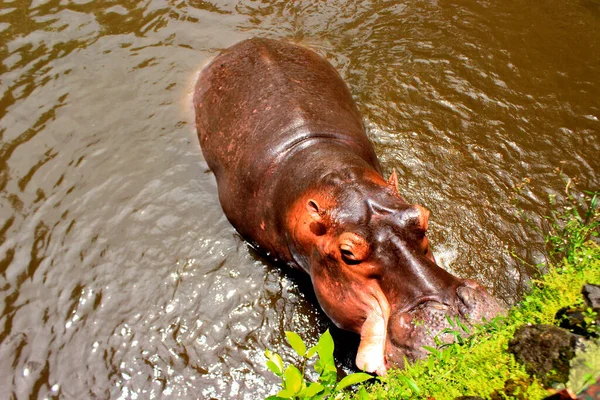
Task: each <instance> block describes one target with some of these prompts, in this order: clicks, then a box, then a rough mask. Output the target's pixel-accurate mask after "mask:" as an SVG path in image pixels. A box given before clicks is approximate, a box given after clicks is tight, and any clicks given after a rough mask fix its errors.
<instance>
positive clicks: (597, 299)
mask: <svg viewBox="0 0 600 400" xmlns="http://www.w3.org/2000/svg"><path fill="white" fill-rule="evenodd" d="M581 294H582V295H583V298H584V299H585V303H586V304H587V306H588V307H590V308H593V309H594V311H596V310H600V286H599V285H594V284H592V283H586V284H585V285H583V289H581Z"/></svg>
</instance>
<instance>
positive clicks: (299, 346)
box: [285, 331, 306, 357]
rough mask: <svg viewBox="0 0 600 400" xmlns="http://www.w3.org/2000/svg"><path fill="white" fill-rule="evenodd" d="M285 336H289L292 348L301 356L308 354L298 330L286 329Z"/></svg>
mask: <svg viewBox="0 0 600 400" xmlns="http://www.w3.org/2000/svg"><path fill="white" fill-rule="evenodd" d="M285 337H286V338H287V340H288V342H290V345H291V346H292V349H294V351H295V352H296V353H298V355H299V356H300V357H304V356H305V355H306V345H305V344H304V342H303V341H302V338H301V337H300V335H298V334H297V333H296V332H290V331H285Z"/></svg>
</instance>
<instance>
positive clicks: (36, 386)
mask: <svg viewBox="0 0 600 400" xmlns="http://www.w3.org/2000/svg"><path fill="white" fill-rule="evenodd" d="M599 16H600V14H599V13H598V7H596V6H595V5H594V2H590V1H577V0H569V1H558V0H556V1H551V2H544V3H540V4H538V3H532V4H522V3H521V2H518V1H505V2H502V3H493V2H492V3H490V2H486V1H478V2H471V1H468V2H467V1H459V2H453V3H452V4H447V3H446V2H443V1H428V2H417V1H405V2H381V1H335V2H320V1H298V2H283V1H241V2H237V1H219V2H208V1H195V0H194V1H159V0H153V1H145V2H136V1H128V2H123V1H105V2H93V1H65V0H48V1H44V0H41V1H38V0H36V1H23V0H15V1H12V2H4V3H3V4H2V5H1V6H0V61H1V62H0V82H1V90H2V94H1V96H0V135H1V138H2V139H1V146H0V188H1V190H2V195H1V196H0V218H1V221H0V290H1V299H2V301H1V302H0V327H1V328H0V371H1V372H0V385H1V386H2V387H3V388H5V389H4V391H5V392H6V393H11V394H10V395H9V396H13V397H15V398H22V397H36V398H37V397H48V398H63V397H66V398H78V397H81V396H83V397H100V398H152V397H174V398H198V397H200V398H210V397H214V398H257V397H260V396H262V395H265V394H266V393H267V391H269V390H270V389H271V387H272V386H273V385H272V384H273V382H274V381H275V380H274V379H273V377H271V376H270V374H269V373H267V372H266V371H265V368H264V367H263V362H264V359H263V356H262V352H263V351H264V349H265V348H266V347H269V348H275V349H279V350H281V351H282V352H284V353H285V356H286V358H288V359H289V358H290V357H291V354H290V353H289V351H287V350H285V349H284V348H283V343H284V339H283V331H284V330H286V329H287V330H295V331H298V332H300V333H301V334H302V335H303V336H307V337H309V338H311V339H312V340H314V339H315V338H316V336H317V334H318V333H319V332H322V331H323V330H324V329H325V327H326V326H327V324H328V322H327V320H326V319H325V318H324V317H323V316H322V315H321V314H320V313H319V312H318V310H317V309H316V307H315V305H314V301H313V300H312V299H311V294H310V292H305V291H303V290H301V289H299V288H298V286H299V285H300V286H302V285H303V283H302V282H303V280H302V279H301V278H299V277H296V276H295V275H293V274H290V273H289V272H281V271H280V270H279V269H278V268H277V267H276V266H273V265H269V264H267V263H265V262H264V260H262V259H261V258H260V257H259V256H257V255H256V254H254V253H252V252H251V251H250V250H249V249H248V248H247V246H246V245H245V244H244V243H243V241H241V240H240V238H239V236H238V235H237V234H236V233H235V231H234V230H233V228H231V226H230V225H229V223H228V222H227V221H226V219H225V218H224V216H223V214H222V212H221V210H220V206H219V204H218V200H217V196H216V185H215V182H214V178H213V176H212V174H210V173H209V172H207V167H206V164H205V163H204V161H203V159H202V156H201V153H200V149H199V147H198V143H197V139H196V137H195V132H194V127H193V118H192V116H191V115H190V113H189V110H190V108H189V107H188V106H187V105H185V104H186V103H185V102H186V101H187V99H188V95H189V91H190V89H191V88H190V82H193V80H194V76H195V74H196V72H197V71H198V69H199V67H200V66H201V65H202V64H203V63H205V62H206V61H207V60H208V59H209V58H210V57H212V56H214V55H215V54H216V53H217V52H218V51H219V50H220V49H222V48H224V47H227V46H230V45H232V44H234V43H236V42H237V41H239V40H242V39H245V38H248V37H252V36H257V35H258V36H269V37H279V38H289V39H292V40H295V41H299V42H301V43H303V44H306V45H309V46H311V47H312V48H314V49H316V50H317V51H318V52H320V53H321V54H323V55H324V56H326V57H327V58H328V59H329V60H331V62H332V63H333V64H334V65H335V66H336V68H338V69H339V70H340V71H341V73H342V75H343V76H344V78H345V79H346V81H347V82H348V84H349V86H350V88H351V90H352V92H353V94H354V95H355V98H356V99H357V101H358V103H359V107H360V108H361V110H362V112H363V114H364V115H365V119H366V124H367V128H368V134H369V135H370V137H371V139H372V140H373V142H374V144H375V146H376V151H377V153H378V154H379V156H380V158H381V160H382V163H383V165H384V168H385V169H386V172H388V173H389V172H391V170H392V168H396V169H397V170H398V172H399V177H400V183H401V188H402V189H401V191H402V193H403V194H404V195H405V196H406V197H407V198H408V199H409V200H411V201H415V202H417V201H418V202H420V203H422V204H424V205H426V206H427V207H428V208H430V209H431V210H432V211H433V215H432V220H431V230H432V240H431V242H432V243H433V245H434V251H435V252H436V253H437V254H438V259H440V260H441V262H442V264H443V265H445V266H446V267H447V268H448V269H450V270H452V271H453V272H455V273H456V274H457V275H459V276H462V277H470V278H476V279H479V280H482V281H483V282H485V283H486V284H488V285H489V286H490V287H491V288H492V291H493V292H494V293H495V294H496V295H497V296H499V297H500V298H502V299H503V300H505V301H506V302H508V303H511V302H514V301H515V300H516V299H518V298H519V296H520V294H521V292H522V290H523V288H524V285H525V284H526V282H527V280H528V278H529V276H530V275H531V274H532V272H533V269H532V268H530V267H527V266H524V265H521V264H519V263H517V262H515V261H514V259H513V258H512V257H510V255H509V253H508V250H513V251H515V252H516V253H517V255H518V256H519V257H521V258H523V259H524V260H525V261H527V262H528V263H531V264H534V263H536V262H538V261H540V260H542V259H543V241H542V238H541V237H540V235H539V234H537V233H536V232H534V231H533V230H532V229H530V227H529V225H528V222H527V221H526V220H525V219H524V217H523V216H522V215H519V214H517V213H516V211H517V209H516V208H515V206H514V203H515V201H516V200H518V202H519V206H520V207H521V208H523V210H524V213H525V215H526V216H527V218H529V219H530V221H531V222H532V223H534V224H539V223H540V222H541V218H542V216H543V215H545V214H547V209H546V198H547V195H548V194H558V195H559V196H560V193H561V192H562V189H563V188H564V182H563V180H562V179H561V177H560V175H558V174H556V173H555V172H554V170H555V168H556V167H560V168H562V170H563V171H564V172H565V173H566V174H567V175H569V176H571V177H573V178H575V179H577V180H578V182H579V184H580V185H581V187H583V188H597V187H598V183H599V177H598V171H599V167H600V165H599V163H600V159H599V158H598V157H597V155H598V151H599V148H598V143H599V140H598V139H600V137H599V136H600V135H599V121H598V118H599V117H600V111H599V108H598V100H597V99H598V98H600V93H599V90H600V89H599V87H598V85H597V78H596V77H597V76H600V71H599V69H600V51H599V50H600V49H598V44H599V43H600V42H599V41H598V32H600V30H599V29H598V23H599ZM304 283H305V282H304ZM335 335H336V338H337V341H338V344H339V347H340V349H341V350H340V353H339V356H340V358H341V359H344V362H345V363H346V364H347V365H351V364H352V351H351V350H350V349H352V348H353V347H355V345H356V343H353V342H352V341H353V340H355V338H353V337H352V336H345V335H343V334H342V333H340V332H336V333H335ZM346 342H348V343H347V344H346V345H344V343H346Z"/></svg>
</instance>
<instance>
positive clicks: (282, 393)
mask: <svg viewBox="0 0 600 400" xmlns="http://www.w3.org/2000/svg"><path fill="white" fill-rule="evenodd" d="M294 394H295V393H293V392H292V391H290V390H288V389H283V390H280V391H279V393H277V397H279V398H281V399H291V398H293V397H294Z"/></svg>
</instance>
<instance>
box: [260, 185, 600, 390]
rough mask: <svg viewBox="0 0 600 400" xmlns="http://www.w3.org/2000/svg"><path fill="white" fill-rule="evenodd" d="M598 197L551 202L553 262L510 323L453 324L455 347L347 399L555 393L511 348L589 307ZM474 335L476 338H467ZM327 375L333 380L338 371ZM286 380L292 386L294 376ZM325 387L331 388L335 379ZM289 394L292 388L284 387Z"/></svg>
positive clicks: (599, 226) (578, 377)
mask: <svg viewBox="0 0 600 400" xmlns="http://www.w3.org/2000/svg"><path fill="white" fill-rule="evenodd" d="M599 196H600V193H598V192H596V193H586V194H585V195H583V194H580V195H572V194H570V193H569V189H568V188H567V199H566V201H565V203H566V205H562V206H558V205H557V204H556V203H555V202H554V199H552V198H551V202H552V204H553V207H554V211H553V212H552V214H551V215H550V216H549V217H548V218H547V221H548V222H549V228H548V233H547V235H546V242H547V244H548V262H547V264H543V265H540V266H539V267H540V268H544V270H547V272H546V273H545V274H544V275H543V276H541V278H540V279H537V280H534V281H533V282H532V287H531V290H530V291H529V294H528V295H527V296H525V297H524V299H523V300H522V301H521V303H519V304H518V305H517V306H515V307H513V309H512V310H511V311H510V312H509V314H508V315H507V316H506V317H499V318H495V319H494V320H492V321H490V322H489V323H487V324H486V325H484V326H479V327H476V328H474V329H472V331H471V332H469V330H468V329H467V328H466V327H464V326H462V325H461V324H457V323H456V324H453V325H452V326H453V328H452V329H451V330H450V331H449V332H450V333H452V334H453V335H454V337H455V339H456V341H455V343H453V344H450V345H444V344H440V345H439V346H438V347H437V348H427V350H428V351H429V352H430V353H431V355H430V356H429V357H428V358H427V359H425V360H421V361H418V362H416V363H414V364H412V365H409V366H408V367H407V368H406V369H404V370H392V371H389V373H388V376H387V377H384V378H378V382H376V383H374V384H372V385H367V386H361V387H360V389H359V391H358V392H356V393H354V394H348V393H346V394H345V395H346V397H351V396H353V397H354V398H360V399H361V400H363V399H388V398H393V399H435V400H444V399H455V398H456V397H459V396H467V395H468V396H481V397H483V398H486V399H494V400H495V399H531V400H535V399H543V398H544V397H546V396H548V395H549V394H550V393H549V391H548V389H549V388H544V387H543V386H542V385H541V384H540V382H539V381H538V380H537V379H536V377H533V376H530V375H529V374H528V373H527V372H526V371H525V368H524V367H523V366H522V365H520V364H519V363H517V362H516V361H515V359H514V357H513V355H512V354H510V353H509V352H508V351H507V348H508V343H509V341H510V339H511V338H512V337H513V334H514V332H515V330H516V329H517V328H518V327H519V326H522V325H524V324H553V323H554V316H555V314H556V312H557V311H558V310H559V309H560V308H562V307H565V306H573V305H576V306H577V305H578V306H583V305H584V303H583V300H582V298H581V293H580V291H581V287H582V286H583V285H584V284H585V283H594V284H600V246H599V245H598V244H597V243H595V242H594V241H592V240H590V239H592V238H593V237H597V236H598V234H599V231H600V210H599V209H598V197H599ZM594 318H595V315H593V312H591V310H588V312H587V319H588V322H589V321H591V320H593V319H594ZM589 329H592V330H594V331H595V332H598V330H599V327H598V326H596V325H592V326H591V327H590V328H589ZM467 335H470V336H468V337H466V338H465V336H467ZM288 339H289V337H288ZM321 340H323V338H321ZM321 340H319V343H321ZM328 340H329V339H328ZM290 342H292V340H290ZM292 345H293V344H292ZM332 345H333V344H331V346H332ZM317 346H318V345H317ZM294 348H295V349H296V347H294ZM331 350H333V348H331ZM442 350H443V351H442ZM297 351H298V350H297ZM299 353H302V352H300V351H299ZM328 360H329V359H328ZM599 362H600V360H599V357H598V356H597V355H596V356H593V355H590V354H589V353H587V355H580V356H579V357H576V358H575V359H574V360H573V361H572V366H576V365H581V366H584V367H582V368H572V370H571V375H570V377H569V382H568V383H567V386H568V387H569V388H570V389H571V390H573V391H574V392H576V393H577V392H580V391H581V390H583V389H584V388H585V387H586V386H587V384H589V383H590V382H592V381H593V380H595V379H596V378H597V377H598V375H599V374H600V365H599V364H598V363H599ZM575 363H578V364H575ZM304 365H305V364H303V368H304ZM328 365H329V364H328ZM319 368H320V370H317V372H319V373H321V376H323V372H322V371H325V369H324V368H323V367H322V366H321V367H319ZM328 368H330V371H331V373H332V374H333V370H334V369H335V367H328ZM271 369H272V370H273V368H271ZM282 370H283V367H279V370H278V371H279V376H282V375H281V371H282ZM274 372H276V371H274ZM276 373H277V372H276ZM298 374H299V373H298ZM284 375H285V376H286V379H287V370H286V373H285V374H284ZM326 379H327V380H328V382H329V381H330V380H331V379H333V378H332V377H327V378H326ZM344 379H346V378H344ZM352 383H354V382H352ZM313 385H314V384H313ZM310 387H312V385H311V386H306V384H304V383H302V385H301V389H302V390H305V392H304V395H306V394H307V393H308V390H309V388H310ZM329 387H331V386H329ZM284 388H287V387H286V386H285V385H284ZM280 393H281V392H280ZM319 393H320V394H319V396H318V398H327V396H328V395H329V394H330V393H335V391H328V392H325V391H322V392H319ZM305 397H306V398H310V396H305ZM338 397H340V396H335V397H331V398H338Z"/></svg>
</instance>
